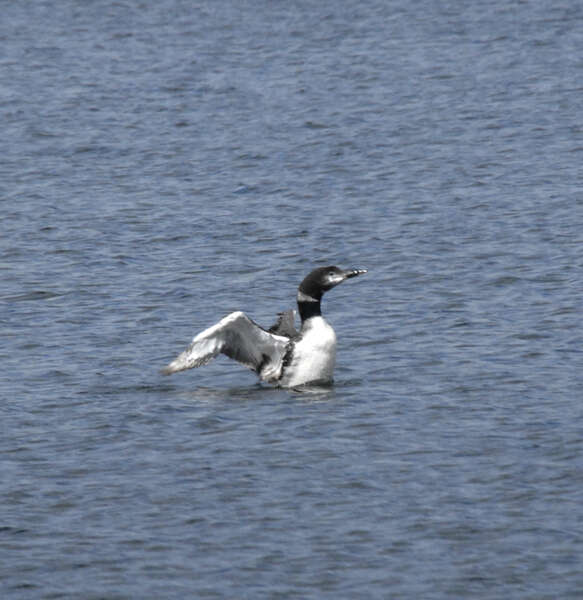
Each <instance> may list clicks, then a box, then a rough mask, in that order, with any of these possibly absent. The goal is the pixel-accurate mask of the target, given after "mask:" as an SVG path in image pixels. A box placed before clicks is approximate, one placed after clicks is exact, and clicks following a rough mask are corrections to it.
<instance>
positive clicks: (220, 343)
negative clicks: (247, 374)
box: [162, 311, 289, 379]
mask: <svg viewBox="0 0 583 600" xmlns="http://www.w3.org/2000/svg"><path fill="white" fill-rule="evenodd" d="M288 342H289V339H288V338H287V337H285V336H281V335H276V334H274V333H270V332H268V331H266V330H265V329H263V328H262V327H260V326H259V325H257V323H254V322H253V321H252V320H251V319H250V318H249V317H248V316H247V315H245V313H243V312H240V311H237V312H234V313H231V314H230V315H227V316H226V317H224V318H223V319H221V320H220V321H219V322H218V323H217V324H216V325H213V326H212V327H209V328H208V329H205V330H204V331H201V332H200V333H199V334H198V335H197V336H196V337H195V338H194V339H193V340H192V343H191V344H190V346H188V348H187V349H186V350H184V352H182V353H181V354H180V355H178V356H177V357H176V358H175V359H174V360H173V361H172V362H171V363H170V364H169V365H168V366H167V367H165V368H164V369H163V370H162V372H163V373H164V374H165V375H171V374H172V373H178V372H179V371H184V370H185V369H192V368H194V367H200V366H202V365H205V364H207V363H208V362H210V361H211V360H212V359H213V358H215V356H217V355H218V354H220V353H222V354H225V355H226V356H228V357H229V358H232V359H234V360H236V361H238V362H240V363H241V364H243V365H245V366H246V367H248V368H249V369H252V370H254V371H257V372H258V373H259V375H260V376H262V378H264V379H273V378H274V377H276V373H279V369H281V362H282V359H283V356H284V354H285V351H286V347H287V344H288Z"/></svg>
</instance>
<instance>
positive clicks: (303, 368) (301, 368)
mask: <svg viewBox="0 0 583 600" xmlns="http://www.w3.org/2000/svg"><path fill="white" fill-rule="evenodd" d="M335 363H336V334H335V333H334V329H332V327H331V326H330V325H329V324H328V323H327V322H326V321H325V320H324V319H323V318H322V317H312V318H311V319H308V320H307V321H306V322H305V323H304V325H303V327H302V331H301V338H300V339H299V340H298V341H297V342H296V344H295V345H294V349H293V355H292V361H291V364H290V365H288V367H287V368H286V369H285V373H284V376H283V377H282V380H281V385H282V386H284V387H295V386H298V385H302V384H304V383H310V382H315V381H318V382H327V381H331V380H332V375H333V373H334V365H335Z"/></svg>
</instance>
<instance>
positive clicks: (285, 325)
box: [267, 310, 299, 339]
mask: <svg viewBox="0 0 583 600" xmlns="http://www.w3.org/2000/svg"><path fill="white" fill-rule="evenodd" d="M295 316H296V311H295V310H286V311H285V312H280V313H278V314H277V321H276V322H275V324H274V325H272V326H271V327H270V328H269V329H268V330H267V331H269V333H275V334H276V335H283V336H285V337H288V338H290V339H291V338H294V337H297V336H298V335H299V332H298V331H296V328H295V325H294V320H295Z"/></svg>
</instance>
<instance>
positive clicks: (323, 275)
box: [298, 266, 367, 300]
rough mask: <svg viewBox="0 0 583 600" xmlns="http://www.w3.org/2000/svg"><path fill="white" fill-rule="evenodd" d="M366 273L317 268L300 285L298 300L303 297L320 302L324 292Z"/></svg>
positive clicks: (364, 270) (354, 270)
mask: <svg viewBox="0 0 583 600" xmlns="http://www.w3.org/2000/svg"><path fill="white" fill-rule="evenodd" d="M366 272H367V271H366V269H348V270H346V271H344V270H342V269H339V268H338V267H334V266H330V267H319V268H318V269H314V270H313V271H312V272H311V273H310V274H309V275H308V276H307V277H306V278H305V279H304V280H303V281H302V283H300V287H299V290H298V299H299V298H300V295H303V296H306V297H308V298H312V299H314V300H321V299H322V295H323V294H324V292H327V291H328V290H331V289H332V288H333V287H335V286H337V285H338V284H339V283H342V282H343V281H345V280H346V279H350V278H351V277H356V276H357V275H362V274H363V273H366Z"/></svg>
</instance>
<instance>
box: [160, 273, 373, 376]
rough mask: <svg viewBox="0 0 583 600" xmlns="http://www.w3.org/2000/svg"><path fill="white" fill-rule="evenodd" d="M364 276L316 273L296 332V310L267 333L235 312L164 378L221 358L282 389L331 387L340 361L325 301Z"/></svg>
mask: <svg viewBox="0 0 583 600" xmlns="http://www.w3.org/2000/svg"><path fill="white" fill-rule="evenodd" d="M366 272H367V270H366V269H349V270H346V271H344V270H342V269H339V268H338V267H334V266H330V267H320V268H318V269H314V270H313V271H312V272H311V273H310V274H309V275H308V276H307V277H306V278H305V279H304V280H303V281H302V282H301V283H300V285H299V288H298V296H297V301H298V311H299V313H300V318H301V321H302V325H301V328H300V331H299V332H298V331H296V330H295V327H294V313H295V311H293V310H288V311H286V312H283V313H279V319H278V321H277V323H275V325H273V326H272V327H270V328H269V329H263V327H260V326H259V325H257V323H254V322H253V321H252V320H251V319H250V318H249V317H248V316H247V315H245V313H243V312H241V311H236V312H233V313H231V314H230V315H227V316H226V317H224V318H223V319H221V320H220V321H219V322H218V323H217V324H216V325H213V326H212V327H209V328H208V329H205V330H204V331H202V332H201V333H199V334H198V335H197V336H196V337H195V338H194V339H193V340H192V343H191V344H190V346H189V347H188V348H187V349H186V350H185V351H184V352H182V354H180V355H179V356H178V357H177V358H176V359H174V360H173V361H172V362H171V363H170V364H169V365H168V366H167V367H166V368H164V369H163V370H162V373H164V374H165V375H171V374H172V373H177V372H178V371H184V370H185V369H192V368H193V367H200V366H202V365H205V364H207V363H208V362H209V361H211V360H212V359H213V358H214V357H215V356H217V354H219V353H223V354H225V355H227V356H228V357H229V358H232V359H234V360H236V361H238V362H240V363H242V364H243V365H245V366H246V367H248V368H249V369H251V370H253V371H255V372H256V373H257V375H258V376H259V378H260V379H261V380H262V381H265V382H267V383H271V384H274V385H276V386H279V387H286V388H291V387H298V386H301V385H304V384H307V383H310V384H315V383H316V384H322V383H330V382H331V381H332V374H333V371H334V363H335V362H336V334H335V333H334V329H332V327H331V326H330V325H329V324H328V323H327V322H326V320H325V319H324V317H322V312H321V307H320V303H321V301H322V296H323V295H324V293H325V292H327V291H328V290H331V289H332V288H333V287H335V286H337V285H338V284H339V283H342V282H343V281H345V280H346V279H350V278H351V277H356V276H357V275H362V274H363V273H366Z"/></svg>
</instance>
